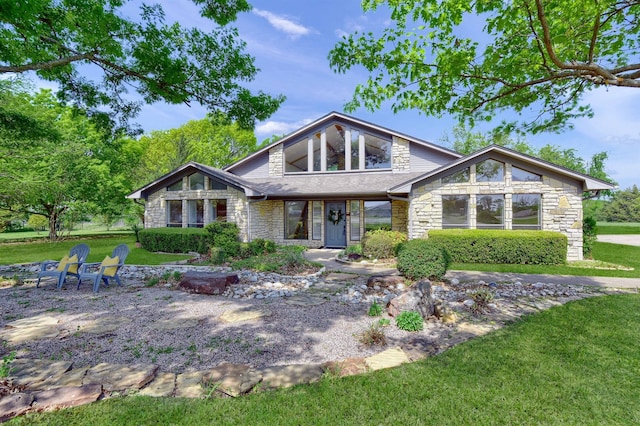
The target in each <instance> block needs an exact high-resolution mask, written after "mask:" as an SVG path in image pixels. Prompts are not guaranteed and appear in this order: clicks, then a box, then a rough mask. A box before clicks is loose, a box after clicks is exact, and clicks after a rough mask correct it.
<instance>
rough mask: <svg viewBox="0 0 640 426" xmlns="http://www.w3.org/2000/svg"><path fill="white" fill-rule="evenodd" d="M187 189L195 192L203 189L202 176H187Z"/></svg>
mask: <svg viewBox="0 0 640 426" xmlns="http://www.w3.org/2000/svg"><path fill="white" fill-rule="evenodd" d="M189 189H190V190H192V191H197V190H200V189H204V175H202V174H200V173H194V174H192V175H190V176H189Z"/></svg>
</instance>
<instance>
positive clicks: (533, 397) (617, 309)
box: [10, 294, 640, 425]
mask: <svg viewBox="0 0 640 426" xmlns="http://www.w3.org/2000/svg"><path fill="white" fill-rule="evenodd" d="M639 341H640V295H635V294H633V295H616V296H603V297H594V298H591V299H583V300H581V301H578V302H572V303H569V304H566V305H563V306H559V307H555V308H553V309H550V310H548V311H544V312H541V313H539V314H536V315H531V316H528V317H524V318H522V319H521V320H518V321H517V322H516V323H514V324H512V325H510V326H508V327H506V328H503V329H501V330H498V331H496V332H494V333H491V334H489V335H487V336H484V337H480V338H477V339H474V340H471V341H468V342H466V343H463V344H460V345H458V346H455V347H453V348H452V349H450V350H448V351H446V352H444V353H442V354H440V355H438V356H435V357H432V358H429V359H427V360H425V361H421V362H416V363H413V364H406V365H404V366H402V367H399V368H394V369H390V370H382V371H378V372H375V373H370V374H365V375H362V376H353V377H348V378H342V379H336V378H332V377H326V378H325V379H323V380H322V381H321V382H319V383H317V384H313V385H303V386H297V387H295V388H292V389H284V390H278V391H273V392H264V393H256V394H253V395H249V396H246V397H241V398H236V399H214V400H195V399H177V398H146V397H136V396H129V397H124V398H114V399H111V400H106V401H102V402H97V403H93V404H90V405H87V406H82V407H79V408H74V409H68V410H61V411H58V412H55V413H40V414H29V415H27V416H23V417H20V418H17V419H15V420H14V421H13V422H12V423H11V422H10V423H11V424H29V425H32V424H43V425H44V424H60V425H62V424H64V425H74V424H91V425H127V424H181V425H201V424H237V425H245V424H268V425H271V424H278V425H301V424H305V425H306V424H327V425H329V424H330V425H338V424H349V425H356V424H358V425H359V424H434V425H436V424H438V425H440V424H456V425H462V424H464V425H467V424H474V425H476V424H478V425H484V424H487V425H489V424H576V425H577V424H606V425H629V424H640V405H639V404H638V403H637V402H638V396H637V392H638V372H639V371H640V351H638V342H639Z"/></svg>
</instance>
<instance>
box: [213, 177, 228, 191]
mask: <svg viewBox="0 0 640 426" xmlns="http://www.w3.org/2000/svg"><path fill="white" fill-rule="evenodd" d="M209 189H217V190H224V191H226V190H227V184H226V183H222V182H219V181H217V180H215V179H212V178H209Z"/></svg>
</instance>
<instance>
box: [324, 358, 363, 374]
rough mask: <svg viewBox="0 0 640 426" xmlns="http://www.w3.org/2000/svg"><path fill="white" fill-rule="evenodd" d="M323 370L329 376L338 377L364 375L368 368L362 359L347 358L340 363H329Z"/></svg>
mask: <svg viewBox="0 0 640 426" xmlns="http://www.w3.org/2000/svg"><path fill="white" fill-rule="evenodd" d="M324 370H325V371H327V372H329V374H335V375H337V376H339V377H345V376H356V375H358V374H364V373H366V372H367V371H368V370H369V368H368V367H367V364H366V363H365V360H364V358H347V359H345V360H342V361H329V362H327V363H326V364H325V365H324Z"/></svg>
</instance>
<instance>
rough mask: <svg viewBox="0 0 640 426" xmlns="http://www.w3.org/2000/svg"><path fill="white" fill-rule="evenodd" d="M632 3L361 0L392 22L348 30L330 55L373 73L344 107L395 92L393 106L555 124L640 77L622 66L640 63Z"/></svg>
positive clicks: (639, 12)
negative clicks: (599, 92)
mask: <svg viewBox="0 0 640 426" xmlns="http://www.w3.org/2000/svg"><path fill="white" fill-rule="evenodd" d="M637 6H638V5H637V2H636V1H629V2H619V1H617V0H603V1H598V2H584V1H576V0H572V1H560V2H542V1H536V2H534V1H533V0H523V1H518V2H503V1H474V0H437V1H436V0H407V1H391V0H386V1H384V0H366V1H363V2H362V7H363V10H364V12H371V13H378V14H380V13H383V14H389V16H390V23H389V25H385V27H384V29H382V30H381V31H377V32H374V31H369V30H368V29H367V30H363V31H356V32H354V33H353V34H351V35H348V36H345V37H344V38H343V39H342V40H341V41H340V42H339V43H338V44H337V45H336V46H335V47H334V48H333V50H332V51H331V52H330V54H329V61H330V65H331V67H332V68H333V70H334V71H336V72H340V73H343V72H346V71H348V70H350V69H352V68H356V67H359V66H361V67H363V68H364V69H365V70H366V71H367V72H368V73H369V77H368V80H367V82H366V83H364V84H360V85H358V86H357V87H356V89H355V93H354V95H353V99H352V100H351V101H350V102H349V103H348V104H347V105H346V106H345V109H346V110H347V111H355V110H356V109H357V108H359V107H362V106H364V107H365V108H367V109H369V110H372V111H373V110H376V109H379V108H381V107H382V106H383V105H386V104H387V101H391V109H392V110H393V111H394V112H397V111H400V110H405V109H415V110H419V111H421V112H423V113H425V114H426V115H428V116H436V117H438V116H441V115H443V114H452V115H454V116H456V117H457V118H458V119H459V121H460V122H466V123H469V124H471V125H472V126H473V124H474V123H476V122H483V121H491V120H493V119H495V117H496V116H500V115H502V114H501V113H502V112H503V111H505V110H511V111H515V112H517V113H518V117H521V118H518V119H516V120H513V121H510V122H509V121H504V122H503V123H502V124H501V126H500V127H501V128H503V129H514V128H518V129H519V130H522V131H527V132H534V133H536V132H543V131H559V130H561V129H563V128H564V127H566V126H567V125H569V124H570V122H571V121H572V120H573V119H575V118H578V117H590V116H591V115H592V110H591V108H590V107H589V105H586V104H584V103H583V102H581V101H582V99H581V97H582V95H583V94H584V93H585V92H587V91H589V90H591V89H592V88H594V87H597V86H603V87H606V86H628V87H638V80H639V78H640V77H639V76H638V74H637V73H633V72H628V71H629V70H636V69H637V68H638V67H639V66H640V64H638V57H637V55H636V54H635V53H636V52H638V50H640V37H638V34H640V27H639V26H637V25H635V23H636V22H638V21H639V20H640V8H639V7H637ZM378 18H380V17H378ZM465 35H473V36H472V37H473V38H471V37H465ZM611 96H613V95H611ZM532 115H533V116H534V117H535V118H534V119H533V120H530V117H531V116H532ZM518 120H519V121H518Z"/></svg>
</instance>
